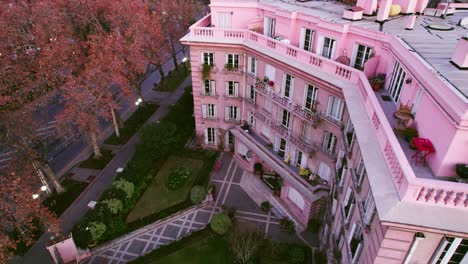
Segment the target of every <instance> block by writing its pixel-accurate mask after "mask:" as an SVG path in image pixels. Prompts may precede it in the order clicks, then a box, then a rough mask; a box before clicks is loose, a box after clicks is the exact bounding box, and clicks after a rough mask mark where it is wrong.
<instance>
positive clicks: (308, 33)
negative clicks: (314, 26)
mask: <svg viewBox="0 0 468 264" xmlns="http://www.w3.org/2000/svg"><path fill="white" fill-rule="evenodd" d="M313 37H314V31H312V30H310V29H308V28H302V29H301V36H300V40H299V48H301V49H304V50H307V51H312V40H313Z"/></svg>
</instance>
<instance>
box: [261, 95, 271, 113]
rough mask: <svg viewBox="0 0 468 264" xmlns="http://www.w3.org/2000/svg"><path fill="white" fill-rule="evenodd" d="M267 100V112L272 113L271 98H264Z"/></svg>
mask: <svg viewBox="0 0 468 264" xmlns="http://www.w3.org/2000/svg"><path fill="white" fill-rule="evenodd" d="M263 98H265V111H267V112H268V113H271V98H270V97H263Z"/></svg>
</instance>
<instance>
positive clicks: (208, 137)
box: [205, 127, 216, 144]
mask: <svg viewBox="0 0 468 264" xmlns="http://www.w3.org/2000/svg"><path fill="white" fill-rule="evenodd" d="M215 132H216V131H215V128H212V127H209V128H207V129H205V144H216V136H215Z"/></svg>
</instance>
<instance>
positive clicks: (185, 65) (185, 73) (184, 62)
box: [182, 57, 188, 76]
mask: <svg viewBox="0 0 468 264" xmlns="http://www.w3.org/2000/svg"><path fill="white" fill-rule="evenodd" d="M187 61H188V59H187V57H184V58H183V59H182V63H183V64H184V76H187Z"/></svg>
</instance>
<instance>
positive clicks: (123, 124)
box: [115, 102, 143, 128]
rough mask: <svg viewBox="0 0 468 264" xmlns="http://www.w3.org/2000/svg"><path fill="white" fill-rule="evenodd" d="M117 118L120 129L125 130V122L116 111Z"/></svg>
mask: <svg viewBox="0 0 468 264" xmlns="http://www.w3.org/2000/svg"><path fill="white" fill-rule="evenodd" d="M142 103H143V102H142ZM140 105H141V104H140ZM115 118H116V119H117V124H118V125H119V128H123V127H124V126H125V122H124V121H123V119H122V116H121V115H120V113H119V111H115Z"/></svg>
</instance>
